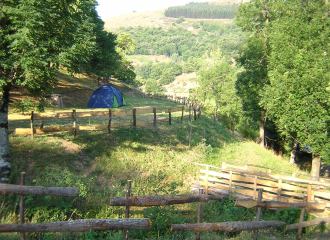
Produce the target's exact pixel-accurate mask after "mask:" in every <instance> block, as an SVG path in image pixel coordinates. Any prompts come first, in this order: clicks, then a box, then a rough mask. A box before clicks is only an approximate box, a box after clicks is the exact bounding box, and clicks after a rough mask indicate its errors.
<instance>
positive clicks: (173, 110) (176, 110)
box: [165, 107, 182, 113]
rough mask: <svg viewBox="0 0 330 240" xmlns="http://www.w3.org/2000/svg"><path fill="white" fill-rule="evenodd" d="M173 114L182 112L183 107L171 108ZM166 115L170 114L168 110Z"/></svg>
mask: <svg viewBox="0 0 330 240" xmlns="http://www.w3.org/2000/svg"><path fill="white" fill-rule="evenodd" d="M173 112H182V107H181V108H171V113H173ZM165 113H169V111H168V109H166V110H165Z"/></svg>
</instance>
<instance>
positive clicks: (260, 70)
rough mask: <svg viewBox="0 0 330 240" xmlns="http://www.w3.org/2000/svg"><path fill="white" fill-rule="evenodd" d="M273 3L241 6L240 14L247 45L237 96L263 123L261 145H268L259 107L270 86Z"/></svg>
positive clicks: (261, 1) (267, 0)
mask: <svg viewBox="0 0 330 240" xmlns="http://www.w3.org/2000/svg"><path fill="white" fill-rule="evenodd" d="M273 3H274V1H271V0H251V1H250V2H248V3H245V4H241V5H240V6H239V8H238V13H237V25H238V26H241V27H242V29H243V30H244V31H246V32H248V33H250V34H251V33H252V34H251V35H250V36H249V37H247V41H246V45H245V47H244V48H243V49H242V51H241V53H240V55H239V57H238V58H237V59H236V60H237V63H238V64H239V65H240V66H242V67H243V68H244V69H245V70H244V71H243V72H242V73H240V74H239V76H238V79H237V84H236V88H237V94H238V95H239V97H240V98H241V99H242V104H243V110H244V112H245V114H246V115H248V116H249V117H251V118H252V119H253V120H254V121H256V122H260V128H259V129H260V136H259V138H260V139H261V142H260V145H261V146H262V147H263V146H264V145H265V112H266V109H265V108H264V107H263V106H261V105H260V98H261V97H260V94H261V93H262V92H263V88H264V87H265V86H266V85H268V84H269V79H268V55H269V53H270V46H269V37H268V29H269V28H270V23H271V22H272V21H273V19H275V18H276V13H275V11H274V9H273V8H272V6H273Z"/></svg>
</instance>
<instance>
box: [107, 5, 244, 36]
mask: <svg viewBox="0 0 330 240" xmlns="http://www.w3.org/2000/svg"><path fill="white" fill-rule="evenodd" d="M242 1H243V2H247V1H248V0H216V1H210V2H209V3H210V4H215V5H225V4H226V5H228V4H240V3H241V2H242ZM192 2H193V1H192ZM196 2H198V1H196ZM165 10H166V8H164V9H157V10H153V11H145V12H133V13H129V14H122V15H118V16H115V17H112V18H108V19H106V20H104V23H105V24H104V28H105V29H107V30H111V31H115V30H117V29H119V28H121V27H133V28H134V27H138V26H141V27H162V28H168V27H169V26H171V25H172V24H173V23H175V20H176V18H171V17H166V16H165V14H164V13H165ZM199 21H200V19H190V18H187V19H186V23H185V24H187V25H189V24H190V25H191V24H193V23H196V22H199ZM205 21H211V22H212V21H214V20H212V19H210V20H208V19H205ZM217 21H221V22H223V23H231V22H232V20H231V19H220V20H219V19H218V20H217Z"/></svg>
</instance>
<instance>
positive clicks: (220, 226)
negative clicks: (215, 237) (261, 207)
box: [171, 221, 286, 232]
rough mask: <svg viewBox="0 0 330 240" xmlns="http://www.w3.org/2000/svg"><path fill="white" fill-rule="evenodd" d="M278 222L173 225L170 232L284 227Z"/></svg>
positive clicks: (231, 230) (282, 223)
mask: <svg viewBox="0 0 330 240" xmlns="http://www.w3.org/2000/svg"><path fill="white" fill-rule="evenodd" d="M285 224H286V223H285V222H280V221H260V222H221V223H197V224H173V225H172V228H171V231H195V232H205V231H224V232H237V231H242V230H249V231H251V230H255V229H261V228H270V227H278V226H282V225H285Z"/></svg>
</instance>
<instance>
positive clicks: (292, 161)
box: [290, 143, 298, 164]
mask: <svg viewBox="0 0 330 240" xmlns="http://www.w3.org/2000/svg"><path fill="white" fill-rule="evenodd" d="M297 148H298V143H295V145H294V147H293V149H292V151H291V158H290V164H294V161H295V160H296V152H297Z"/></svg>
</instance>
